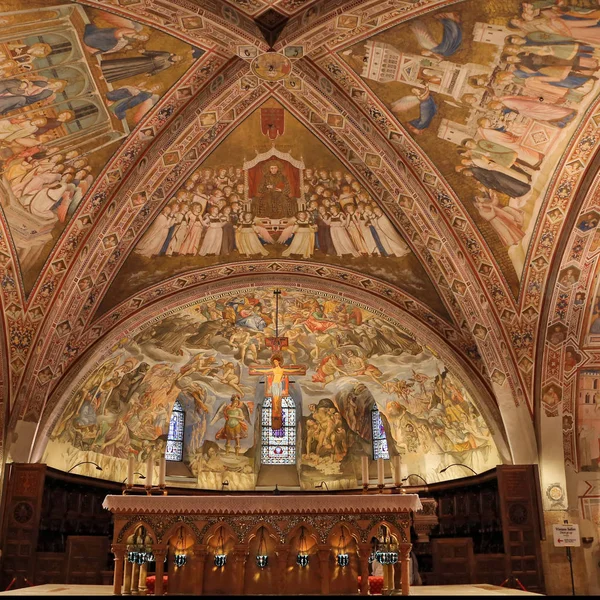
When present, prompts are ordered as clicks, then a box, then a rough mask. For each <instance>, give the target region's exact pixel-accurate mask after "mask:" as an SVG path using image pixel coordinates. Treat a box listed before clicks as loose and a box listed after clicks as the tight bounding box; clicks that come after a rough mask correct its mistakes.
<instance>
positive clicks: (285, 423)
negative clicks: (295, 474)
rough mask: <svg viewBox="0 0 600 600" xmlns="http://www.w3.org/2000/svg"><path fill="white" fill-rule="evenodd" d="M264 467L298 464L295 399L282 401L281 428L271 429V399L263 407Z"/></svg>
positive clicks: (262, 456) (284, 398)
mask: <svg viewBox="0 0 600 600" xmlns="http://www.w3.org/2000/svg"><path fill="white" fill-rule="evenodd" d="M261 432H262V453H261V462H262V464H263V465H293V464H295V463H296V406H295V404H294V400H293V398H291V397H290V396H284V397H283V398H282V399H281V428H280V429H276V430H273V429H272V427H271V398H265V401H264V402H263V407H262V420H261Z"/></svg>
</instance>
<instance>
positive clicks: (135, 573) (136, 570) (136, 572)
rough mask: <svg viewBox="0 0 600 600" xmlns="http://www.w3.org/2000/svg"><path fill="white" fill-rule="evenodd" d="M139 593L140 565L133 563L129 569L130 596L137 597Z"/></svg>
mask: <svg viewBox="0 0 600 600" xmlns="http://www.w3.org/2000/svg"><path fill="white" fill-rule="evenodd" d="M139 593H140V565H138V564H137V563H133V568H132V569H131V595H132V596H137V595H139Z"/></svg>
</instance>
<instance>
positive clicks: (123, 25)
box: [83, 12, 150, 54]
mask: <svg viewBox="0 0 600 600" xmlns="http://www.w3.org/2000/svg"><path fill="white" fill-rule="evenodd" d="M102 20H104V21H106V22H107V23H109V24H110V25H112V27H99V26H98V25H96V24H95V23H88V24H87V25H86V26H85V29H84V30H83V41H84V43H85V45H86V46H87V49H88V50H89V51H90V52H91V53H92V54H110V53H111V52H119V51H120V50H130V49H131V46H130V42H132V41H138V42H146V41H148V39H150V38H149V36H148V35H147V34H145V33H140V32H141V31H142V29H143V27H142V25H140V24H139V23H136V22H135V21H130V20H129V19H126V18H124V17H119V16H118V15H113V14H112V13H108V12H103V13H102Z"/></svg>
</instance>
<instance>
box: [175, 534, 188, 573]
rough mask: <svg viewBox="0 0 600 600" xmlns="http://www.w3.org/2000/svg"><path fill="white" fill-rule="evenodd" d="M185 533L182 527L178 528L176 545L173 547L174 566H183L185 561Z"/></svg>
mask: <svg viewBox="0 0 600 600" xmlns="http://www.w3.org/2000/svg"><path fill="white" fill-rule="evenodd" d="M184 536H185V533H184V531H183V527H180V528H179V539H178V540H177V546H176V548H175V566H176V567H183V565H185V563H186V562H187V554H186V553H185V548H186V543H185V537H184Z"/></svg>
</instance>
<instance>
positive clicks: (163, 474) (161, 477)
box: [158, 456, 167, 487]
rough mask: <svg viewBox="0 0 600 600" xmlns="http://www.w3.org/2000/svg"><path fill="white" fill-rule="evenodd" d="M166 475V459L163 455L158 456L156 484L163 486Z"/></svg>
mask: <svg viewBox="0 0 600 600" xmlns="http://www.w3.org/2000/svg"><path fill="white" fill-rule="evenodd" d="M166 475H167V459H166V458H165V457H164V456H161V457H160V464H159V467H158V485H159V486H160V487H165V477H166Z"/></svg>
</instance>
